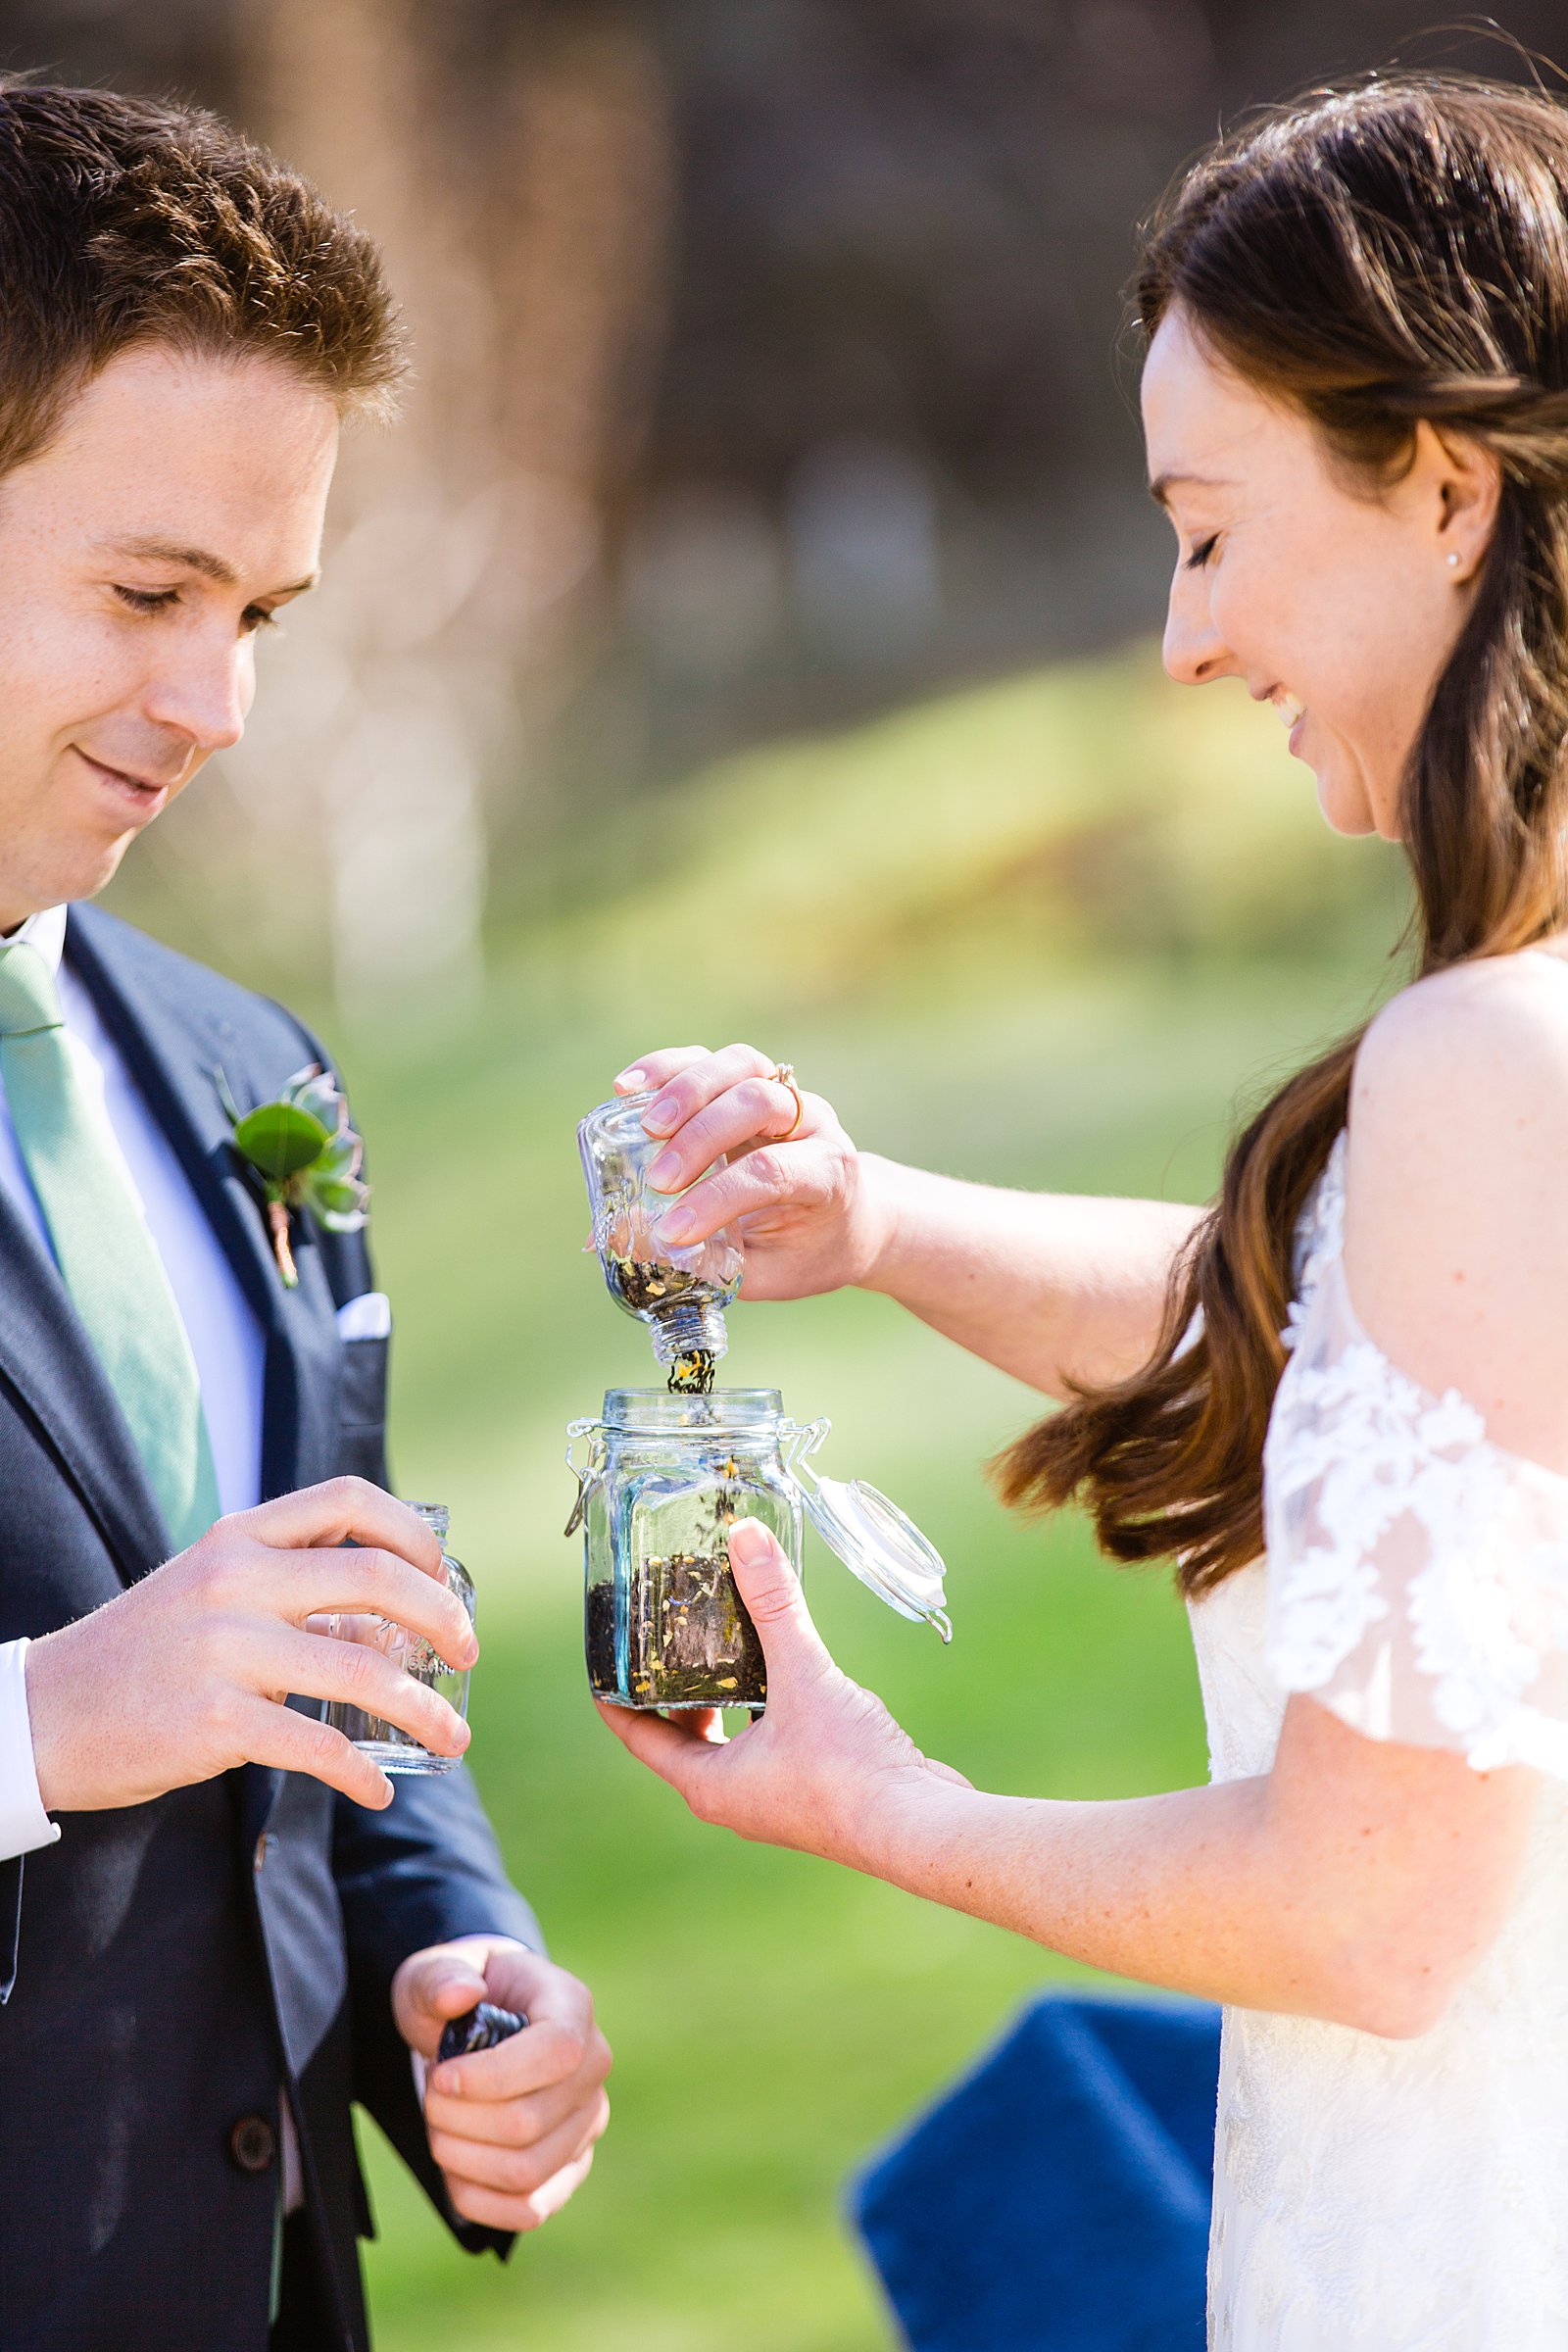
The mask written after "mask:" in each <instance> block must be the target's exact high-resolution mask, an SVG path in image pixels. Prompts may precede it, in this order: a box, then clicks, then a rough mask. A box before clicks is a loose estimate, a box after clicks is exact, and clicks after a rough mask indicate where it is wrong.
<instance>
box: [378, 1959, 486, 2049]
mask: <svg viewBox="0 0 1568 2352" xmlns="http://www.w3.org/2000/svg"><path fill="white" fill-rule="evenodd" d="M396 1995H397V2006H398V2009H399V2011H400V2013H401V2014H400V2016H399V2019H398V2023H399V2025H400V2026H401V2027H402V2029H403V2034H404V2038H405V2040H407V2041H409V2042H411V2043H413V2044H416V2045H417V2047H419V2048H421V2049H423V2050H424V2054H425V2056H426V2057H430V2056H433V2054H434V2051H435V2046H436V2043H437V2042H438V2041H439V2040H440V2038H441V2028H442V2027H443V2026H444V2025H445V2024H446V2022H447V2020H448V2018H450V2017H462V2016H463V2015H464V2014H465V2012H466V2011H467V2010H469V2009H471V2008H473V2007H474V2005H475V2003H476V2002H479V2001H482V2000H483V1999H484V1997H485V1982H484V1976H483V1973H482V1971H481V1970H480V1969H479V1968H477V1967H476V1966H475V1964H474V1963H473V1961H471V1960H469V1959H468V1958H467V1957H466V1955H465V1954H464V1953H462V1952H443V1951H441V1950H439V1949H437V1950H434V1951H429V1952H420V1953H419V1954H418V1955H417V1958H415V1959H413V1960H410V1961H407V1962H405V1964H404V1966H403V1967H402V1968H401V1969H400V1970H399V1971H398V1977H397V1985H396Z"/></svg>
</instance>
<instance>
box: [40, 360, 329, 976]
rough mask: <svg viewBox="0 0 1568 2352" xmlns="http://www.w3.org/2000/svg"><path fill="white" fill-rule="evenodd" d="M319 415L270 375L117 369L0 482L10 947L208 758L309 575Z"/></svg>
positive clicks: (88, 879) (322, 420)
mask: <svg viewBox="0 0 1568 2352" xmlns="http://www.w3.org/2000/svg"><path fill="white" fill-rule="evenodd" d="M337 437H338V423H337V415H336V412H335V410H334V408H333V406H332V404H331V402H330V401H329V400H327V399H326V398H325V397H324V396H323V395H322V394H321V393H319V392H318V391H316V390H314V389H312V388H311V387H310V386H309V385H307V384H305V383H303V382H302V381H301V380H300V379H299V378H298V377H296V376H295V375H293V374H292V373H291V372H290V371H289V370H288V369H287V368H283V367H280V366H275V365H273V364H272V363H270V362H269V361H265V360H255V359H248V358H247V359H236V360H224V359H210V358H205V357H203V358H196V357H187V356H184V355H181V354H179V353H176V352H173V351H172V350H169V349H167V348H164V347H162V346H158V345H146V346H141V347H138V348H135V349H132V350H129V351H125V352H123V353H121V354H120V356H119V357H118V358H116V359H114V360H112V361H111V362H110V364H109V365H108V367H107V368H104V369H103V371H102V373H101V374H99V375H98V376H96V377H95V378H94V379H93V380H92V382H91V383H90V384H89V385H88V386H87V389H86V390H85V391H84V392H83V393H82V394H81V396H80V398H79V399H78V400H77V401H76V403H75V405H74V406H73V408H72V409H71V410H70V411H69V413H68V415H67V417H66V418H65V420H64V423H63V425H62V426H61V429H60V430H59V432H58V433H57V434H56V437H55V438H54V440H53V441H51V442H50V444H49V445H48V447H47V448H46V449H44V450H43V451H42V453H41V454H40V455H39V456H37V457H35V458H33V459H30V460H29V461H28V462H27V464H25V465H24V466H17V467H16V468H15V469H14V470H13V471H12V472H11V473H9V474H7V475H6V476H4V477H3V478H0V931H7V930H11V929H14V928H15V926H16V925H17V924H18V923H19V922H21V921H23V920H24V918H25V916H27V915H28V914H31V913H33V912H35V911H36V910H37V909H38V908H39V907H53V906H56V905H58V904H59V903H60V902H61V901H62V900H66V899H82V898H90V897H91V896H92V894H93V893H94V892H95V891H97V890H101V889H102V887H103V885H104V884H105V883H106V882H107V881H108V879H109V877H110V875H111V874H112V873H113V872H114V871H115V868H116V867H117V866H118V865H119V863H120V860H121V858H123V855H124V853H125V850H126V848H127V846H128V845H129V843H130V842H131V841H132V840H133V839H134V838H135V836H136V835H137V834H138V833H139V832H141V831H142V829H143V828H144V827H145V826H147V825H149V824H151V822H152V820H153V818H154V817H155V816H157V815H159V814H160V813H161V811H162V810H163V809H165V808H167V807H168V805H169V803H170V801H171V800H172V799H173V797H174V795H175V794H176V793H179V792H183V790H184V788H185V786H186V785H187V784H188V783H189V782H190V780H191V778H192V777H193V776H194V775H195V773H196V771H197V769H198V768H199V767H200V766H201V765H202V762H203V761H204V760H206V758H207V756H208V754H209V753H210V752H216V751H220V750H221V749H222V748H223V747H224V746H225V745H227V744H233V743H237V742H238V740H239V737H240V734H241V731H242V730H243V727H244V724H245V715H246V712H247V711H249V709H250V706H251V700H252V697H253V695H254V693H255V690H256V673H255V658H256V640H257V636H258V634H259V633H260V632H262V631H263V630H265V629H266V627H267V626H268V624H269V622H270V618H271V616H272V614H273V613H276V612H278V611H279V610H280V609H281V608H282V607H283V606H284V605H286V604H288V603H289V602H290V601H291V599H292V598H294V597H296V596H299V595H301V594H303V592H304V591H305V590H306V589H307V588H309V587H310V586H311V584H312V582H313V580H314V579H315V576H316V569H317V563H318V555H319V546H320V536H321V517H322V513H323V510H324V507H325V504H326V494H327V489H328V486H329V484H330V482H331V478H332V466H333V462H334V459H335V457H336V454H337Z"/></svg>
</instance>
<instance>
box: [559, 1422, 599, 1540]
mask: <svg viewBox="0 0 1568 2352" xmlns="http://www.w3.org/2000/svg"><path fill="white" fill-rule="evenodd" d="M603 1434H604V1423H603V1422H602V1421H568V1422H567V1424H566V1438H567V1446H566V1468H567V1469H568V1470H569V1471H570V1472H571V1475H572V1477H573V1478H574V1479H575V1480H576V1481H577V1499H576V1501H575V1502H574V1503H573V1504H572V1506H571V1517H570V1518H569V1519H568V1520H567V1521H566V1524H565V1527H564V1530H563V1533H564V1534H565V1535H568V1536H574V1535H575V1534H576V1533H577V1530H578V1528H579V1527H581V1525H582V1522H583V1513H584V1512H585V1511H586V1510H587V1508H588V1495H589V1490H590V1489H591V1487H592V1486H593V1483H594V1480H595V1478H596V1477H597V1475H598V1473H599V1469H600V1466H601V1464H602V1463H603V1461H604V1458H605V1449H604V1446H603V1445H602V1444H601V1443H599V1442H598V1441H599V1440H600V1439H602V1437H603ZM582 1438H587V1439H589V1440H590V1444H589V1447H588V1458H587V1460H586V1461H585V1462H579V1461H578V1460H577V1445H578V1441H579V1440H580V1439H582Z"/></svg>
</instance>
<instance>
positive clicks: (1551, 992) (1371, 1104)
mask: <svg viewBox="0 0 1568 2352" xmlns="http://www.w3.org/2000/svg"><path fill="white" fill-rule="evenodd" d="M1424 1111H1430V1113H1431V1114H1432V1115H1433V1116H1435V1117H1437V1118H1439V1119H1442V1120H1443V1121H1444V1122H1445V1123H1446V1124H1448V1125H1450V1126H1451V1124H1452V1123H1453V1122H1456V1121H1457V1122H1466V1121H1473V1120H1478V1119H1479V1120H1483V1121H1490V1120H1491V1119H1492V1118H1494V1117H1496V1116H1504V1117H1517V1118H1519V1119H1521V1120H1524V1121H1526V1122H1527V1123H1535V1122H1537V1121H1541V1120H1544V1121H1546V1122H1547V1123H1548V1124H1553V1123H1555V1121H1556V1120H1558V1119H1561V1120H1563V1121H1564V1122H1565V1123H1568V961H1565V960H1564V959H1563V958H1562V957H1561V956H1557V955H1555V954H1552V953H1549V952H1547V951H1546V950H1544V949H1532V950H1530V951H1528V952H1526V953H1524V954H1522V955H1517V956H1485V957H1479V958H1477V959H1476V960H1475V961H1473V962H1470V963H1458V964H1452V965H1450V966H1449V967H1448V969H1447V970H1446V971H1442V972H1433V973H1431V974H1430V975H1429V976H1428V977H1427V978H1426V979H1424V980H1418V981H1417V982H1415V984H1414V985H1413V986H1412V987H1410V988H1406V989H1403V990H1401V991H1400V993H1399V995H1398V996H1397V997H1395V998H1393V999H1392V1000H1391V1002H1390V1003H1389V1004H1387V1005H1385V1006H1384V1007H1383V1009H1382V1011H1381V1012H1380V1013H1378V1015H1377V1016H1376V1018H1375V1019H1374V1020H1373V1022H1372V1025H1371V1027H1370V1028H1369V1029H1368V1031H1367V1033H1366V1036H1365V1037H1364V1038H1363V1040H1362V1041H1361V1050H1360V1053H1359V1054H1358V1055H1357V1056H1356V1065H1355V1086H1354V1093H1353V1096H1352V1104H1351V1124H1352V1128H1355V1127H1360V1128H1362V1129H1363V1130H1365V1129H1367V1128H1372V1127H1378V1128H1381V1127H1382V1125H1383V1123H1384V1119H1385V1115H1386V1114H1388V1113H1392V1114H1393V1115H1394V1116H1395V1117H1396V1118H1397V1120H1398V1122H1399V1123H1400V1124H1401V1125H1402V1123H1403V1122H1404V1120H1405V1119H1406V1118H1408V1117H1409V1116H1410V1115H1411V1114H1413V1113H1414V1114H1419V1113H1422V1112H1424Z"/></svg>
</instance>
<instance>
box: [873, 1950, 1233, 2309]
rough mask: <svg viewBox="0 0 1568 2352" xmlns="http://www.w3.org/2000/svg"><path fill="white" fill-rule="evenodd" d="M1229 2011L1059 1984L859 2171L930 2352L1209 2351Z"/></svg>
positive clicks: (892, 2275) (898, 2301) (892, 2288)
mask: <svg viewBox="0 0 1568 2352" xmlns="http://www.w3.org/2000/svg"><path fill="white" fill-rule="evenodd" d="M1218 2070H1219V2011H1218V2010H1217V2009H1212V2008H1209V2007H1208V2006H1207V2005H1206V2004H1201V2003H1196V2002H1192V2003H1189V2002H1182V2003H1166V2002H1160V2003H1154V2002H1145V2001H1137V2002H1134V2001H1113V2000H1074V1999H1068V1998H1065V1997H1064V1996H1062V1995H1060V1994H1054V1993H1048V1994H1046V1995H1045V1996H1044V1997H1043V1998H1042V1999H1040V2000H1037V2001H1035V2002H1033V2003H1032V2004H1031V2006H1030V2007H1029V2008H1027V2009H1026V2010H1025V2011H1024V2012H1023V2014H1022V2016H1021V2017H1020V2018H1019V2019H1018V2020H1017V2022H1016V2024H1014V2025H1013V2026H1012V2028H1011V2029H1010V2030H1009V2032H1008V2033H1007V2034H1005V2036H1004V2038H1003V2039H1002V2040H1001V2041H1000V2042H999V2043H998V2044H997V2045H996V2046H995V2048H993V2049H992V2050H990V2051H989V2052H988V2053H987V2054H986V2056H985V2057H983V2058H982V2059H981V2060H980V2062H979V2064H978V2065H977V2066H976V2067H975V2068H974V2069H973V2071H972V2072H971V2073H970V2074H969V2075H967V2076H966V2077H965V2078H964V2079H963V2081H962V2082H959V2083H958V2084H957V2086H956V2089H954V2090H951V2091H950V2092H948V2093H947V2095H946V2096H945V2097H944V2098H943V2099H941V2100H940V2101H939V2103H938V2104H937V2105H936V2106H934V2107H932V2108H930V2109H928V2111H927V2112H926V2113H925V2114H924V2115H922V2116H921V2117H919V2118H918V2119H917V2120H916V2122H915V2123H914V2124H912V2125H911V2126H910V2127H909V2128H908V2129H907V2131H905V2132H904V2133H902V2134H901V2136H900V2137H899V2138H898V2139H896V2140H895V2141H894V2142H893V2143H892V2145H891V2146H890V2147H888V2148H886V2149H884V2150H883V2151H882V2153H881V2154H880V2155H878V2156H877V2157H875V2158H874V2159H873V2160H872V2162H871V2163H870V2164H869V2165H868V2166H867V2167H866V2168H865V2170H864V2171H863V2172H862V2173H861V2174H860V2175H859V2177H858V2179H857V2180H855V2181H854V2182H853V2183H852V2185H851V2191H850V2209H851V2213H852V2217H853V2219H854V2221H855V2223H856V2225H857V2226H858V2229H859V2231H860V2233H861V2235H862V2237H863V2238H864V2240H865V2243H866V2246H867V2248H868V2249H869V2252H870V2255H871V2259H872V2261H873V2262H874V2264H875V2265H876V2268H877V2270H878V2272H879V2273H880V2274H881V2278H882V2282H883V2284H884V2286H885V2287H886V2289H887V2293H888V2296H889V2299H890V2301H891V2302H892V2305H893V2308H894V2311H895V2312H896V2314H897V2316H898V2319H899V2321H900V2324H901V2326H902V2327H903V2329H904V2332H905V2337H906V2340H907V2343H908V2344H909V2345H910V2346H911V2348H912V2352H1003V2348H1004V2347H1005V2352H1203V2344H1204V2271H1205V2263H1206V2252H1207V2243H1208V2216H1209V2204H1210V2199H1211V2195H1212V2180H1213V2146H1214V2093H1215V2084H1216V2081H1217V2078H1218Z"/></svg>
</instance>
